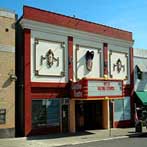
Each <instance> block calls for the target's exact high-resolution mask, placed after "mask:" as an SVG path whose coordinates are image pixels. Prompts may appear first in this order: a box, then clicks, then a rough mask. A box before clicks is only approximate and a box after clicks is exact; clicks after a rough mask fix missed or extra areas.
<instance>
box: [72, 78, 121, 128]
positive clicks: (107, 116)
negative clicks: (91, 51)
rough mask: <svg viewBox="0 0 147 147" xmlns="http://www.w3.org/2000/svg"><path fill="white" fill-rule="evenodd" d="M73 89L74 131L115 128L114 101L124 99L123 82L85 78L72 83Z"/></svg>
mask: <svg viewBox="0 0 147 147" xmlns="http://www.w3.org/2000/svg"><path fill="white" fill-rule="evenodd" d="M71 89H72V90H71V99H72V101H75V128H73V130H74V129H75V130H87V129H103V128H109V127H110V125H111V127H114V124H113V123H114V115H115V114H116V113H115V112H114V100H117V99H119V100H121V99H123V98H124V96H123V94H124V93H123V81H122V80H112V79H111V80H110V79H107V78H105V79H102V78H101V79H90V78H89V79H88V78H83V79H82V80H80V81H78V82H75V83H72V86H71ZM72 114H74V112H73V113H72ZM71 116H73V115H71ZM73 119H74V116H73ZM72 123H73V122H72Z"/></svg>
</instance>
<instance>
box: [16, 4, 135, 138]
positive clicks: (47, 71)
mask: <svg viewBox="0 0 147 147" xmlns="http://www.w3.org/2000/svg"><path fill="white" fill-rule="evenodd" d="M16 30H17V31H16V34H17V41H16V42H17V49H16V62H17V63H19V64H18V65H17V68H16V73H17V76H18V80H17V86H16V88H17V100H16V104H17V114H16V117H17V120H18V121H17V123H16V124H17V131H16V132H17V133H18V134H21V135H23V136H28V135H32V134H33V135H34V134H44V133H47V134H49V133H53V132H58V133H59V132H76V131H79V130H83V129H84V130H85V129H101V128H109V125H110V124H111V126H112V127H120V126H121V127H123V126H130V125H131V122H132V121H133V119H132V115H133V113H132V110H133V105H132V103H133V97H132V95H133V74H132V71H133V62H132V61H133V60H132V59H133V48H132V45H133V39H132V33H131V32H127V31H123V30H119V29H115V28H111V27H108V26H104V25H100V24H95V23H92V22H87V21H84V20H80V19H76V18H72V17H68V16H64V15H61V14H56V13H52V12H47V11H44V10H40V9H36V8H32V7H28V6H25V7H24V12H23V16H22V18H21V19H20V20H19V21H18V23H17V29H16ZM20 36H21V37H20ZM104 77H107V80H106V79H104ZM80 88H81V89H82V90H81V89H80ZM74 91H76V92H74ZM126 107H127V108H126ZM109 108H112V109H109ZM109 111H111V112H110V113H109ZM89 116H92V117H91V119H89ZM94 116H96V117H94ZM109 116H110V118H111V119H110V122H111V123H109Z"/></svg>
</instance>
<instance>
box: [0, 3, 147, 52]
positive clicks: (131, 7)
mask: <svg viewBox="0 0 147 147" xmlns="http://www.w3.org/2000/svg"><path fill="white" fill-rule="evenodd" d="M23 5H27V6H31V7H36V8H39V9H43V10H47V11H52V12H56V13H60V14H63V15H67V16H75V17H76V18H80V19H84V20H87V21H91V22H95V23H98V24H103V25H107V26H110V27H115V28H118V29H122V30H126V31H129V32H132V33H133V40H134V46H133V47H134V48H139V49H147V43H146V42H147V0H1V2H0V8H4V9H9V10H13V11H15V13H16V14H18V18H19V17H20V16H22V13H23V12H22V11H23Z"/></svg>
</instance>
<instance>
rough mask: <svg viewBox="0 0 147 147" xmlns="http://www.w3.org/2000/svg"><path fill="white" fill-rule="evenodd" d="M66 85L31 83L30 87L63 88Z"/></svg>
mask: <svg viewBox="0 0 147 147" xmlns="http://www.w3.org/2000/svg"><path fill="white" fill-rule="evenodd" d="M66 86H67V83H42V82H41V83H40V82H31V87H40V88H41V87H42V88H65V87H66Z"/></svg>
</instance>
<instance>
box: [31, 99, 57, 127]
mask: <svg viewBox="0 0 147 147" xmlns="http://www.w3.org/2000/svg"><path fill="white" fill-rule="evenodd" d="M59 122H60V101H59V99H43V100H33V101H32V126H33V127H43V126H59V125H60V123H59Z"/></svg>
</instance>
